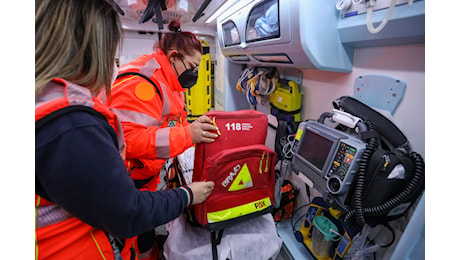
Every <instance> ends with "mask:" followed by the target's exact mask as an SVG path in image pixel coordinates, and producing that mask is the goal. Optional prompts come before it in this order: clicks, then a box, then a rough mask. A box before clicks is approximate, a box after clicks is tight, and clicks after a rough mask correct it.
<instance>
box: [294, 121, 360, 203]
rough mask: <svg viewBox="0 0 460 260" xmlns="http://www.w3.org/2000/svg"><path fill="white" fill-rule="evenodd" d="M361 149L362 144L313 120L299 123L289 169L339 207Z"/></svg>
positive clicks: (355, 170)
mask: <svg viewBox="0 0 460 260" xmlns="http://www.w3.org/2000/svg"><path fill="white" fill-rule="evenodd" d="M365 148H366V143H365V142H363V141H362V140H360V139H358V138H356V137H354V136H352V135H349V134H347V133H345V132H342V131H339V130H337V129H334V128H332V127H330V126H327V125H325V124H321V123H319V122H316V121H306V122H302V123H300V124H299V127H298V128H297V133H296V136H295V141H294V144H293V147H292V152H293V158H292V170H293V171H294V172H295V173H296V174H303V175H305V176H306V177H307V178H308V179H309V180H311V181H312V182H313V188H315V189H317V190H318V191H319V192H321V193H324V192H327V193H330V194H333V195H334V197H335V199H336V200H338V202H339V203H340V204H342V205H343V204H344V201H345V198H346V195H347V192H348V190H349V187H350V185H351V183H352V182H353V178H354V176H355V173H356V172H357V170H358V166H359V162H360V160H361V156H362V153H363V151H364V149H365Z"/></svg>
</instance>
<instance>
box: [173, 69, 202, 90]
mask: <svg viewBox="0 0 460 260" xmlns="http://www.w3.org/2000/svg"><path fill="white" fill-rule="evenodd" d="M193 71H194V69H188V70H185V71H184V72H182V74H180V76H179V78H178V80H179V83H180V85H181V86H182V87H183V88H191V87H193V86H194V85H195V84H196V80H197V79H198V71H196V72H193Z"/></svg>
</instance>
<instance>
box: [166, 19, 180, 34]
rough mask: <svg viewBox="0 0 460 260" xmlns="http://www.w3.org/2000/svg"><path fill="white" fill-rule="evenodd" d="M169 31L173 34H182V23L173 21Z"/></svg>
mask: <svg viewBox="0 0 460 260" xmlns="http://www.w3.org/2000/svg"><path fill="white" fill-rule="evenodd" d="M168 29H169V30H170V31H172V32H182V30H181V29H180V22H179V21H176V20H172V21H171V22H170V23H169V25H168Z"/></svg>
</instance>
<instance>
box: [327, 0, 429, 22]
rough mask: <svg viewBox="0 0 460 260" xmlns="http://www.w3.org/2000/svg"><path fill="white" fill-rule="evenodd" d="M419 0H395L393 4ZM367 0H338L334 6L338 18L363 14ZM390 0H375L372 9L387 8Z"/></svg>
mask: <svg viewBox="0 0 460 260" xmlns="http://www.w3.org/2000/svg"><path fill="white" fill-rule="evenodd" d="M417 1H421V0H412V1H410V0H396V4H395V6H398V5H404V4H408V3H409V2H417ZM367 2H368V1H367V0H351V1H350V0H338V1H337V5H336V8H337V9H338V10H339V11H340V18H342V19H343V18H347V17H351V16H355V15H360V14H365V13H366V12H367ZM390 3H391V0H375V5H374V7H373V10H374V11H377V10H381V9H387V8H388V7H389V6H390Z"/></svg>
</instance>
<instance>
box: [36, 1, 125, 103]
mask: <svg viewBox="0 0 460 260" xmlns="http://www.w3.org/2000/svg"><path fill="white" fill-rule="evenodd" d="M115 5H116V4H115V3H114V2H113V0H59V1H56V0H36V1H35V96H36V97H37V96H38V95H39V94H40V93H41V91H42V90H43V88H44V87H45V86H46V85H47V84H48V83H49V82H50V81H51V80H53V79H54V78H62V79H64V80H68V81H71V82H73V83H75V84H78V85H81V86H84V87H86V88H88V89H89V90H90V91H91V92H92V93H99V91H101V90H102V89H103V88H105V89H106V93H107V95H108V96H109V97H110V88H111V80H112V74H113V69H114V58H115V54H116V51H117V46H118V43H119V42H121V39H122V37H123V30H122V27H121V22H120V18H119V16H118V13H117V11H116V9H115V8H114V6H115Z"/></svg>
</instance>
